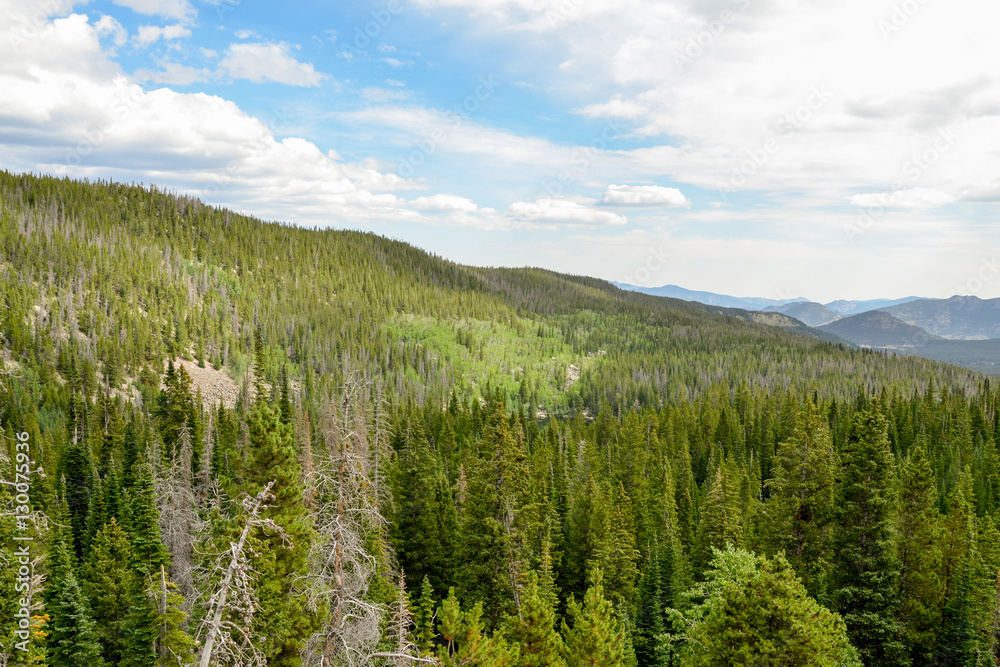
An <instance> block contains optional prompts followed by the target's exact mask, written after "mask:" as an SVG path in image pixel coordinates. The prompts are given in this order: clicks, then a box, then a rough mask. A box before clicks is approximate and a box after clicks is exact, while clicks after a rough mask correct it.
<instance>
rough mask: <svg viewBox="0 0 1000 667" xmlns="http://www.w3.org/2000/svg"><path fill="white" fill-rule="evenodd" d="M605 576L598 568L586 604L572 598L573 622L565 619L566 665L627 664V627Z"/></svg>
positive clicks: (614, 666) (620, 666)
mask: <svg viewBox="0 0 1000 667" xmlns="http://www.w3.org/2000/svg"><path fill="white" fill-rule="evenodd" d="M603 581H604V575H603V573H602V572H601V570H599V569H595V570H594V571H593V572H592V573H591V575H590V582H589V583H590V585H589V586H588V588H587V593H586V594H585V595H584V598H583V604H582V605H581V604H580V603H578V602H577V601H576V600H575V599H574V598H570V600H569V605H568V614H569V617H570V619H571V620H572V624H571V625H567V624H566V621H563V625H562V634H563V639H564V641H565V643H566V649H565V654H566V667H624V666H625V665H627V664H628V661H627V656H626V652H625V629H624V628H623V627H622V624H621V623H620V622H619V620H618V619H617V617H616V616H615V611H614V607H613V606H612V605H611V602H609V601H608V600H607V599H606V598H605V597H604V583H603Z"/></svg>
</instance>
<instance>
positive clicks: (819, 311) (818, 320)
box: [764, 301, 840, 327]
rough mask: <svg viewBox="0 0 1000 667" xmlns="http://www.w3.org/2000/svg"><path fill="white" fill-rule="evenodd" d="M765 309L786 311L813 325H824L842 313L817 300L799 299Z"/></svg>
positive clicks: (791, 315) (838, 317)
mask: <svg viewBox="0 0 1000 667" xmlns="http://www.w3.org/2000/svg"><path fill="white" fill-rule="evenodd" d="M764 310H766V311H775V312H779V313H784V314H785V315H788V316H789V317H794V318H795V319H797V320H799V321H800V322H805V323H806V324H808V325H809V326H811V327H818V326H822V325H824V324H829V323H830V322H833V321H834V320H838V319H840V315H838V314H837V313H835V312H833V311H832V310H830V309H829V308H827V307H826V306H824V305H823V304H821V303H816V302H815V301H797V302H795V303H786V304H785V305H783V306H768V307H767V308H765V309H764Z"/></svg>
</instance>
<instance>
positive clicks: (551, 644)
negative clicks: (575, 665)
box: [505, 572, 565, 667]
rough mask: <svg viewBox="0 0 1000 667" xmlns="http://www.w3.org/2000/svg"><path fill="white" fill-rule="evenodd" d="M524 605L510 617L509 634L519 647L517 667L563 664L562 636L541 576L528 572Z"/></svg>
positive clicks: (545, 666) (507, 626) (507, 624)
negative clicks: (545, 593) (541, 584)
mask: <svg viewBox="0 0 1000 667" xmlns="http://www.w3.org/2000/svg"><path fill="white" fill-rule="evenodd" d="M525 579H526V585H525V588H524V591H523V592H522V593H521V608H520V609H519V610H518V613H517V614H515V615H511V616H508V617H507V622H506V633H505V635H506V637H508V638H509V639H510V640H511V641H512V642H513V643H514V645H515V646H518V647H519V648H520V655H519V657H518V659H517V663H516V664H517V666H518V667H564V665H565V662H564V661H563V655H562V654H563V643H562V638H561V637H560V636H559V633H558V632H557V631H556V627H555V620H556V617H555V610H553V608H552V605H551V604H550V602H549V601H548V600H547V599H546V597H545V595H544V591H542V589H541V587H540V586H539V585H538V575H537V574H536V573H535V572H529V573H528V574H527V576H526V577H525Z"/></svg>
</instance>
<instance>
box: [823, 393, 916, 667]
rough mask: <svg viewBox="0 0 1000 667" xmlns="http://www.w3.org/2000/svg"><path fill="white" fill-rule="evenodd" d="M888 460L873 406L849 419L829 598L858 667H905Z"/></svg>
mask: <svg viewBox="0 0 1000 667" xmlns="http://www.w3.org/2000/svg"><path fill="white" fill-rule="evenodd" d="M895 468H896V465H895V459H894V457H893V454H892V450H891V449H890V446H889V436H888V423H887V421H886V418H885V416H884V415H883V414H882V412H881V406H880V404H879V403H878V402H876V403H875V404H874V405H873V407H871V408H870V409H868V410H865V411H863V412H861V413H859V414H858V415H857V417H856V418H855V420H854V425H853V427H852V429H851V436H850V439H849V440H848V443H847V446H846V447H845V449H844V452H843V455H842V461H841V479H840V485H839V488H838V492H837V506H838V517H837V524H836V527H835V531H834V538H833V539H834V542H833V554H834V555H833V557H832V563H833V567H832V569H831V586H830V595H831V600H832V602H833V605H832V606H833V608H834V610H836V611H838V612H839V613H840V615H841V616H843V618H844V622H845V623H846V624H847V630H848V635H849V637H850V639H851V643H852V644H853V645H854V646H855V647H856V648H857V649H858V652H859V654H860V656H861V660H862V661H863V662H864V664H865V665H866V667H890V666H892V667H896V666H899V665H906V664H909V655H908V653H907V651H906V647H905V646H904V644H903V642H902V641H901V636H902V628H901V627H900V625H899V623H898V621H897V620H896V614H897V612H898V609H899V604H898V593H899V567H900V566H899V560H898V558H897V555H896V548H895V543H894V541H893V534H892V528H893V520H894V518H895V510H896V507H895V505H896V501H897V495H896V487H895V483H896V480H895V477H896V472H895Z"/></svg>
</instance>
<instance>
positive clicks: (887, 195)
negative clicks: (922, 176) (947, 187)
mask: <svg viewBox="0 0 1000 667" xmlns="http://www.w3.org/2000/svg"><path fill="white" fill-rule="evenodd" d="M955 199H956V198H955V197H954V196H953V195H950V194H948V193H947V192H942V191H941V190H935V189H933V188H912V189H910V190H896V191H895V192H870V193H865V194H860V195H854V196H852V197H851V198H850V201H851V203H852V204H853V205H855V206H862V207H865V208H870V207H885V208H907V209H913V210H926V209H931V208H937V207H939V206H944V205H945V204H950V203H952V202H954V201H955Z"/></svg>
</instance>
